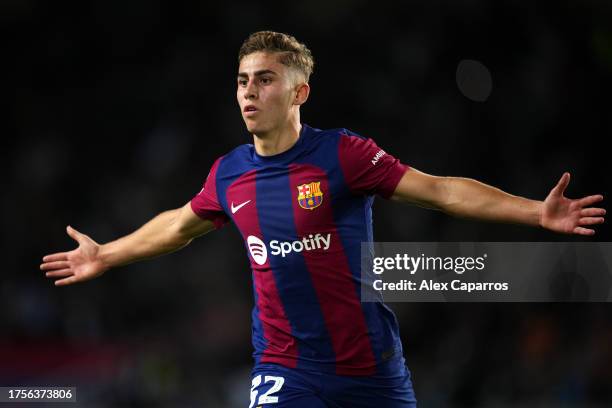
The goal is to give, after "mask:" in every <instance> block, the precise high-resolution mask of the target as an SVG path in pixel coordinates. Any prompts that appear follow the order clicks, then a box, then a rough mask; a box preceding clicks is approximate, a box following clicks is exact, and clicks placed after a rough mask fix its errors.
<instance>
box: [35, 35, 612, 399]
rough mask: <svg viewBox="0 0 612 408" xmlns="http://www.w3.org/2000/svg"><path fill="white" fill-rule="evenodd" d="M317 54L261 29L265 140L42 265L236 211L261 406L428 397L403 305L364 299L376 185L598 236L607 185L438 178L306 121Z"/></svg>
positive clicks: (72, 266) (126, 254)
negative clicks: (141, 214)
mask: <svg viewBox="0 0 612 408" xmlns="http://www.w3.org/2000/svg"><path fill="white" fill-rule="evenodd" d="M312 68H313V60H312V56H311V54H310V51H309V50H308V49H307V48H306V47H305V46H304V45H303V44H301V43H299V42H298V41H297V40H296V39H295V38H293V37H291V36H288V35H285V34H281V33H275V32H269V31H265V32H258V33H255V34H252V35H251V36H250V37H249V38H248V39H247V40H246V41H245V42H244V44H243V45H242V47H241V49H240V53H239V71H238V78H237V93H236V96H237V99H238V104H239V106H240V110H241V112H242V117H243V120H244V122H245V124H246V127H247V129H248V131H249V132H250V133H251V134H252V135H253V144H252V145H251V144H248V145H242V146H239V147H238V148H236V149H235V150H233V151H231V152H230V153H228V154H226V155H225V156H222V157H221V158H219V159H218V160H216V161H215V163H214V164H213V166H212V168H211V170H210V173H209V175H208V177H207V179H206V182H205V183H204V187H203V188H202V190H201V191H200V192H199V193H198V194H197V195H196V196H195V197H194V198H193V199H192V200H191V201H190V202H189V203H187V204H186V205H185V206H184V207H182V208H178V209H175V210H171V211H166V212H163V213H161V214H159V215H158V216H157V217H155V218H154V219H152V220H151V221H149V222H148V223H147V224H145V225H144V226H143V227H141V228H140V229H138V230H137V231H135V232H134V233H132V234H130V235H127V236H125V237H123V238H120V239H118V240H116V241H113V242H110V243H107V244H104V245H99V244H97V243H96V242H95V241H93V240H92V239H91V238H89V237H88V236H86V235H84V234H81V233H80V232H78V231H76V230H74V229H73V228H71V227H70V226H69V227H68V228H67V231H68V234H69V235H70V236H71V237H72V238H74V239H75V240H76V241H77V242H78V243H79V247H78V248H77V249H75V250H73V251H70V252H63V253H57V254H53V255H48V256H45V257H44V258H43V264H42V265H41V269H42V270H44V271H46V276H47V277H50V278H59V279H58V280H57V281H56V282H55V284H56V285H58V286H60V285H68V284H73V283H76V282H82V281H85V280H88V279H92V278H94V277H97V276H100V275H102V274H103V273H104V272H106V271H107V270H109V269H111V268H113V267H117V266H120V265H126V264H129V263H132V262H135V261H138V260H142V259H148V258H152V257H155V256H159V255H162V254H166V253H169V252H172V251H176V250H178V249H180V248H182V247H184V246H186V245H187V244H189V243H190V242H191V241H192V240H193V239H194V238H196V237H199V236H200V235H203V234H205V233H207V232H209V231H211V230H213V229H215V228H219V227H221V226H222V225H223V224H225V223H227V222H229V221H233V222H234V223H235V224H236V226H237V228H238V229H239V231H240V233H241V234H242V237H243V238H244V241H245V244H246V246H247V253H248V257H249V260H250V262H251V266H252V271H253V284H254V297H255V307H254V309H253V316H252V317H253V346H254V348H255V352H254V357H255V367H254V370H253V374H252V386H251V404H250V406H251V407H255V406H257V407H260V406H262V407H263V406H275V407H308V408H317V407H350V408H357V407H374V406H376V407H398V408H399V407H414V406H416V400H415V397H414V393H413V390H412V384H411V380H410V372H409V371H408V369H407V368H406V366H405V361H404V358H403V355H402V347H401V342H400V337H399V331H398V326H397V321H396V318H395V316H394V314H393V313H392V312H391V310H390V309H388V308H387V307H386V306H385V305H384V304H383V303H382V302H379V303H376V302H373V303H367V302H363V303H362V302H360V295H359V293H360V265H361V251H360V244H361V242H367V241H372V214H371V206H372V201H373V196H374V195H375V194H378V195H380V196H382V197H384V198H390V199H392V200H397V201H405V202H409V203H413V204H416V205H419V206H423V207H428V208H434V209H439V210H442V211H444V212H446V213H448V214H451V215H454V216H459V217H471V218H475V219H482V220H489V221H497V222H509V223H521V224H527V225H532V226H541V227H544V228H547V229H550V230H552V231H556V232H560V233H566V234H581V235H592V234H593V233H594V231H593V230H592V229H589V228H587V227H588V226H591V225H594V224H599V223H602V222H603V221H604V218H603V216H604V214H605V210H604V209H602V208H587V207H589V206H591V205H593V204H594V203H596V202H598V201H600V200H602V199H603V197H602V196H601V195H595V196H589V197H585V198H582V199H579V200H570V199H568V198H566V197H564V196H563V192H564V191H565V189H566V187H567V185H568V183H569V174H568V173H565V174H563V176H562V177H561V179H560V180H559V182H558V184H557V185H556V186H555V187H554V188H553V189H552V191H551V192H550V194H549V195H548V197H547V198H546V200H545V201H543V202H541V201H533V200H528V199H525V198H521V197H517V196H513V195H510V194H507V193H504V192H502V191H500V190H499V189H496V188H494V187H491V186H488V185H485V184H482V183H479V182H477V181H475V180H471V179H465V178H455V177H435V176H431V175H428V174H425V173H422V172H420V171H418V170H416V169H414V168H409V167H408V166H406V165H404V164H401V163H400V162H399V160H397V159H395V158H394V157H392V156H391V155H389V154H387V153H385V151H384V150H381V149H380V148H379V147H377V146H376V144H375V143H374V141H372V140H371V139H367V138H363V137H360V136H358V135H356V134H354V133H353V132H350V131H349V130H346V129H332V130H319V129H315V128H312V127H309V126H307V125H305V124H303V123H302V122H301V120H300V106H301V105H302V104H303V103H305V102H306V100H307V99H308V95H309V93H310V86H309V85H308V79H309V76H310V74H311V72H312Z"/></svg>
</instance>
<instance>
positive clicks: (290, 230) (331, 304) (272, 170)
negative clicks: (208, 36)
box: [191, 124, 408, 375]
mask: <svg viewBox="0 0 612 408" xmlns="http://www.w3.org/2000/svg"><path fill="white" fill-rule="evenodd" d="M407 169H408V166H406V165H404V164H402V163H400V161H399V160H397V159H396V158H394V157H393V156H391V155H389V154H387V153H386V152H385V151H384V150H382V149H380V148H379V147H378V146H377V145H376V143H375V142H374V141H373V140H372V139H369V138H364V137H361V136H359V135H357V134H355V133H353V132H351V131H349V130H347V129H330V130H320V129H316V128H312V127H309V126H307V125H305V124H302V128H301V130H300V135H299V138H298V140H297V142H296V143H295V144H294V145H293V146H292V147H291V148H290V149H288V150H286V151H285V152H282V153H280V154H277V155H273V156H260V155H259V154H257V152H256V151H255V148H254V146H253V145H252V144H245V145H241V146H239V147H237V148H236V149H234V150H233V151H231V152H230V153H228V154H226V155H225V156H222V157H220V158H219V159H217V160H216V161H215V162H214V164H213V166H212V168H211V169H210V172H209V174H208V177H207V179H206V181H205V183H204V186H203V188H202V190H201V191H200V192H199V193H198V194H197V195H196V196H195V197H194V198H193V199H192V200H191V208H192V209H193V211H194V212H195V213H196V214H197V215H198V216H199V217H201V218H203V219H207V220H211V221H212V222H213V223H214V224H215V227H216V228H219V227H221V226H222V225H224V224H225V223H227V222H229V221H233V222H234V224H235V225H236V227H237V228H238V230H239V231H240V234H241V235H242V237H243V239H244V243H245V247H246V252H247V256H248V258H249V261H250V264H251V268H252V277H253V293H254V299H255V305H254V308H253V313H252V321H253V330H252V341H253V347H254V357H255V363H256V364H260V363H277V364H281V365H283V366H286V367H290V368H295V367H298V368H305V369H312V370H319V371H325V372H332V373H336V374H339V375H371V374H375V373H383V372H384V371H385V369H386V367H389V366H390V365H392V362H395V363H397V362H398V361H400V360H401V361H403V357H402V347H401V342H400V338H399V329H398V325H397V320H396V318H395V315H394V314H393V312H392V311H391V310H390V309H389V308H388V307H387V306H386V305H385V304H384V303H383V302H382V301H379V302H361V301H360V293H361V286H360V285H361V271H360V267H361V262H362V258H361V257H362V255H361V243H362V242H372V203H373V199H374V196H375V195H380V196H382V197H385V198H388V197H390V196H391V195H392V194H393V191H394V190H395V187H396V186H397V184H398V183H399V180H400V178H401V177H402V175H403V174H404V172H405V171H406V170H407ZM366 256H367V255H366Z"/></svg>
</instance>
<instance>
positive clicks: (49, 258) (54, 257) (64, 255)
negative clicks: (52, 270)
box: [43, 252, 68, 262]
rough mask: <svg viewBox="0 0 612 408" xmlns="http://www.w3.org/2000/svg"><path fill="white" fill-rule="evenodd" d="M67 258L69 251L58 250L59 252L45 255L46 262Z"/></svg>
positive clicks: (65, 259)
mask: <svg viewBox="0 0 612 408" xmlns="http://www.w3.org/2000/svg"><path fill="white" fill-rule="evenodd" d="M67 260H68V252H58V253H57V254H51V255H45V256H43V261H44V262H52V261H67Z"/></svg>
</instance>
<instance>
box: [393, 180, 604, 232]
mask: <svg viewBox="0 0 612 408" xmlns="http://www.w3.org/2000/svg"><path fill="white" fill-rule="evenodd" d="M569 180H570V175H569V173H564V174H563V176H562V177H561V179H560V180H559V182H558V183H557V185H556V186H555V187H554V188H553V189H552V190H551V191H550V193H549V194H548V196H547V197H546V199H545V200H544V201H537V200H529V199H526V198H523V197H518V196H514V195H511V194H508V193H506V192H504V191H502V190H500V189H498V188H495V187H492V186H489V185H487V184H484V183H481V182H479V181H476V180H473V179H469V178H461V177H438V176H432V175H429V174H426V173H423V172H420V171H418V170H416V169H414V168H411V169H409V170H408V171H406V173H405V174H404V175H403V177H402V179H401V180H400V182H399V184H398V185H397V187H396V189H395V192H394V193H393V195H392V196H391V199H392V200H396V201H404V202H410V203H413V204H416V205H419V206H422V207H426V208H433V209H437V210H441V211H444V212H445V213H447V214H449V215H453V216H456V217H464V218H473V219H479V220H485V221H493V222H504V223H514V224H526V225H531V226H540V227H543V228H546V229H549V230H551V231H554V232H559V233H563V234H579V235H593V234H595V231H594V230H593V229H590V228H585V227H586V226H591V225H595V224H601V223H603V222H604V215H605V213H606V210H605V209H603V208H591V207H590V206H591V205H593V204H595V203H597V202H599V201H601V200H603V196H602V195H592V196H588V197H584V198H581V199H569V198H567V197H564V196H563V193H564V192H565V189H566V188H567V186H568V184H569ZM587 207H589V208H587Z"/></svg>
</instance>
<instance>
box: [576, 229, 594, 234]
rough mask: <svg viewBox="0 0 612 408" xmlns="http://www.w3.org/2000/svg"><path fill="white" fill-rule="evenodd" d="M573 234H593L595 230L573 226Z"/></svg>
mask: <svg viewBox="0 0 612 408" xmlns="http://www.w3.org/2000/svg"><path fill="white" fill-rule="evenodd" d="M574 234H578V235H595V230H592V229H589V228H582V227H576V228H574Z"/></svg>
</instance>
